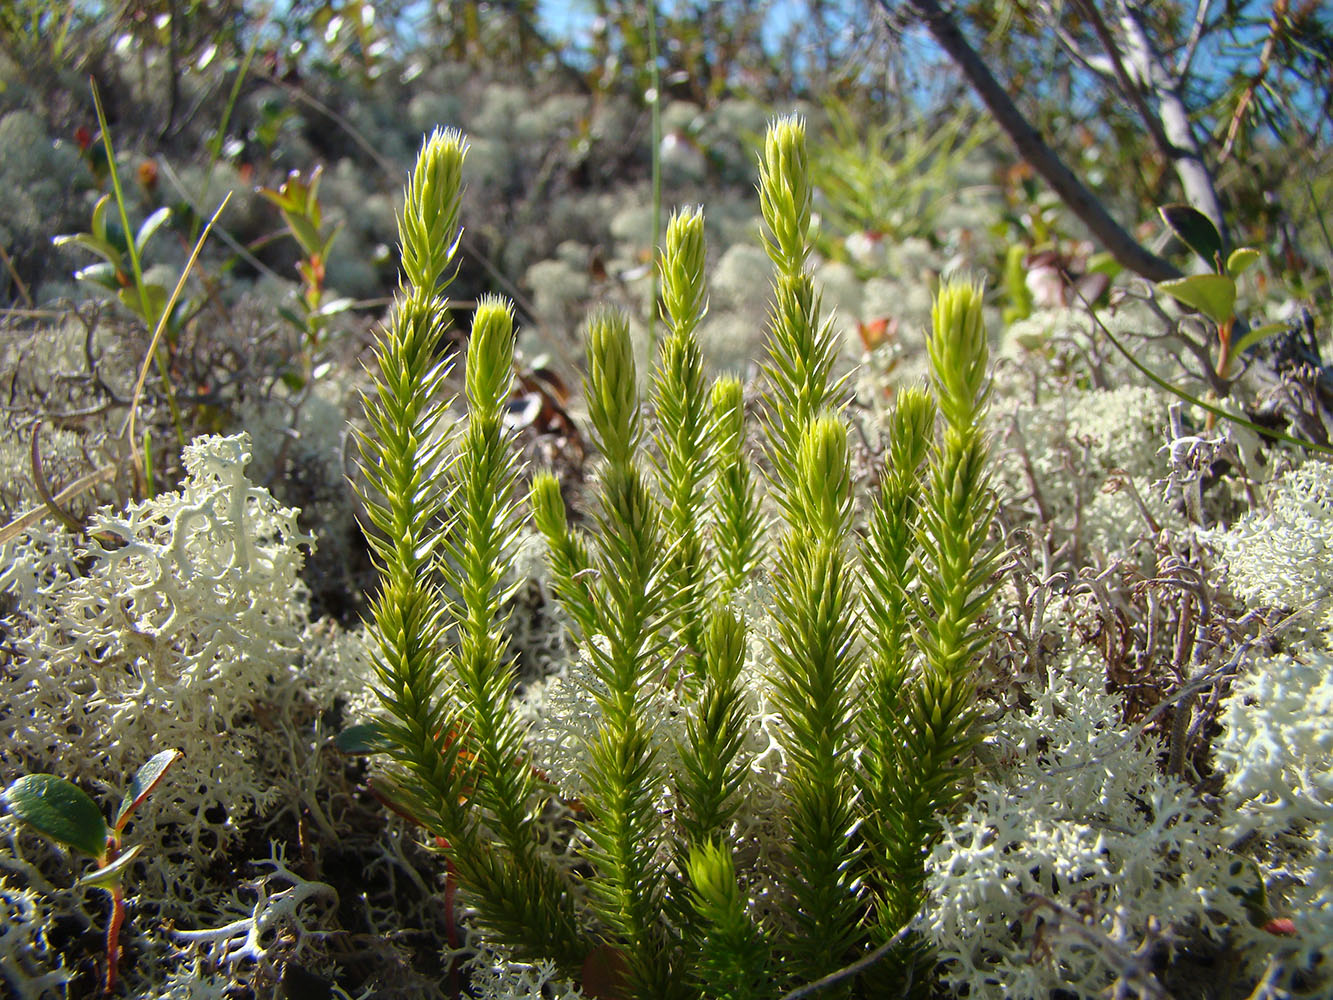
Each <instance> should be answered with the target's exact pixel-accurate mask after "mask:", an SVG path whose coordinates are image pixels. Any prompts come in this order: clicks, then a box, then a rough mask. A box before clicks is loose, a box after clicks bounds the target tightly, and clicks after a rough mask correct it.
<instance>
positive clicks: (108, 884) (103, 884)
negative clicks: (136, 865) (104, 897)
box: [79, 844, 143, 892]
mask: <svg viewBox="0 0 1333 1000" xmlns="http://www.w3.org/2000/svg"><path fill="white" fill-rule="evenodd" d="M142 850H143V844H135V845H134V846H133V847H131V848H130V849H129V850H128V851H126V852H125V853H124V854H122V855H121V856H120V857H118V858H116V860H115V861H113V862H111V864H109V865H103V866H102V867H101V868H99V869H97V871H95V872H89V873H88V874H87V875H85V876H83V878H81V879H79V884H80V885H95V886H97V887H98V888H99V889H105V890H106V891H107V892H110V891H111V890H113V889H115V888H116V887H117V886H119V885H120V879H121V876H123V875H124V874H125V869H126V868H128V867H129V866H130V862H132V861H133V860H134V859H135V858H137V857H138V856H139V852H140V851H142Z"/></svg>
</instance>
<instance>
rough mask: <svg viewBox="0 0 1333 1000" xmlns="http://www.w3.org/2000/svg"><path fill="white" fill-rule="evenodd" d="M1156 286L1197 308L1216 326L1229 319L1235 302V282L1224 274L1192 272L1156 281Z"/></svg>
mask: <svg viewBox="0 0 1333 1000" xmlns="http://www.w3.org/2000/svg"><path fill="white" fill-rule="evenodd" d="M1157 287H1158V288H1160V289H1161V290H1162V291H1164V292H1166V294H1167V295H1170V296H1171V297H1172V298H1173V299H1176V300H1177V301H1179V302H1183V303H1185V305H1187V306H1189V307H1191V308H1193V309H1197V310H1199V312H1201V313H1203V314H1204V315H1205V316H1207V317H1208V318H1209V319H1211V320H1212V321H1213V322H1214V323H1216V324H1217V325H1218V326H1221V325H1222V324H1223V323H1225V322H1226V321H1227V320H1229V319H1231V315H1232V308H1233V307H1234V306H1235V304H1236V283H1235V282H1234V281H1233V280H1232V279H1231V278H1229V277H1227V276H1226V275H1225V274H1192V275H1190V276H1189V277H1188V278H1176V279H1175V280H1173V281H1161V282H1158V283H1157Z"/></svg>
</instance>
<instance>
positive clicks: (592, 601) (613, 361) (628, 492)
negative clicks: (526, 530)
mask: <svg viewBox="0 0 1333 1000" xmlns="http://www.w3.org/2000/svg"><path fill="white" fill-rule="evenodd" d="M587 344H588V364H589V372H588V378H587V381H586V383H585V394H586V396H587V400H588V413H589V417H590V419H591V421H592V425H593V437H594V441H595V442H596V444H597V445H598V446H599V448H600V450H601V452H602V454H603V456H604V458H605V463H606V464H605V467H604V468H603V470H602V473H601V477H600V478H601V481H600V484H599V490H598V505H597V514H596V524H597V529H598V530H597V535H596V541H597V544H596V547H595V549H594V550H592V551H591V552H589V550H588V548H587V547H586V546H584V545H583V544H582V543H581V542H580V541H579V540H577V539H575V538H574V537H572V536H571V535H570V534H569V532H568V528H567V525H566V524H565V518H564V507H563V501H562V500H560V497H559V489H558V487H556V488H552V485H550V483H551V481H550V480H543V481H541V483H539V484H538V486H537V487H536V488H534V490H533V504H534V515H535V520H536V522H537V524H538V527H539V528H541V530H542V531H543V532H544V533H545V534H546V536H547V541H548V545H549V547H550V548H551V550H552V551H553V552H554V553H556V557H555V560H554V565H555V569H556V588H557V593H558V594H559V595H561V596H562V597H565V598H567V599H570V600H572V603H573V606H574V609H575V610H574V611H573V614H574V617H575V619H576V620H577V619H578V618H579V617H580V616H586V630H585V631H584V634H583V643H582V649H583V653H584V655H586V656H587V657H588V661H589V664H590V666H591V668H592V672H593V675H594V677H595V678H596V686H595V687H594V688H593V693H594V695H595V696H596V699H597V702H598V705H599V707H600V709H601V713H602V719H601V723H600V725H599V726H598V728H597V731H596V732H595V733H594V734H593V737H592V742H591V745H590V747H589V750H588V764H587V771H586V773H585V775H584V777H585V780H586V782H587V785H588V788H589V789H590V790H589V792H588V794H587V796H586V797H585V799H584V803H585V805H586V807H587V812H588V818H587V819H586V820H585V821H584V822H583V823H582V824H581V826H582V830H583V833H584V834H585V835H586V836H587V838H588V839H589V841H590V842H591V845H590V847H589V850H588V856H589V860H590V861H591V863H592V864H593V865H594V866H595V868H596V870H597V873H598V877H597V878H596V879H595V880H591V881H590V882H589V886H588V888H589V902H590V904H591V906H592V909H593V912H594V913H595V914H596V916H597V917H598V919H599V920H600V921H601V922H602V923H603V924H604V925H605V926H606V927H607V928H609V930H610V931H611V933H612V935H613V936H612V939H611V940H610V942H609V943H610V945H611V947H612V948H613V949H615V950H616V951H617V952H618V954H619V955H620V957H621V959H622V960H623V962H624V965H625V967H626V970H627V974H628V987H629V988H630V989H631V991H632V993H633V994H634V995H636V996H643V997H668V996H673V995H676V994H677V992H678V991H679V989H680V983H679V976H678V975H677V973H676V970H675V969H674V968H673V961H674V959H673V956H672V954H671V953H670V951H669V949H668V942H667V933H666V928H665V927H664V926H663V924H662V922H661V919H660V918H661V912H662V907H663V903H664V900H665V898H666V893H667V891H668V890H667V886H666V882H667V877H668V873H667V871H666V869H665V867H664V865H663V863H662V860H661V858H660V856H659V851H658V844H659V843H660V841H661V838H662V829H661V818H660V817H659V816H658V814H657V809H656V805H655V796H654V790H655V788H656V787H657V784H658V780H659V775H658V771H659V764H658V761H657V754H656V751H655V749H654V746H653V742H652V734H653V729H654V726H653V724H652V722H651V720H650V719H649V718H648V715H647V711H646V691H647V690H648V689H649V687H650V685H652V684H654V683H661V671H660V669H658V667H657V663H658V660H657V656H656V652H657V647H658V645H659V633H660V630H661V628H662V624H663V614H664V612H665V611H666V610H667V605H668V601H669V596H670V589H669V588H668V587H667V586H664V573H665V560H664V554H663V541H664V538H663V536H664V531H663V525H662V517H661V511H660V509H659V506H658V503H657V501H656V500H655V499H654V498H653V496H652V495H651V493H650V492H649V489H648V483H647V480H646V478H645V476H644V474H643V470H642V468H641V467H640V459H639V457H638V452H639V450H640V444H641V442H642V438H643V424H642V417H641V414H640V411H639V398H638V385H637V383H638V375H637V372H636V370H635V364H634V349H633V345H632V344H631V342H630V333H629V323H628V320H627V319H626V317H625V316H624V314H623V313H619V312H616V311H612V310H608V309H603V310H600V311H598V312H597V313H595V314H594V315H593V317H592V318H591V319H590V320H589V322H588V330H587ZM581 562H586V564H587V565H586V569H591V570H593V572H592V573H590V574H583V575H581V576H580V577H579V578H578V579H574V578H573V577H571V576H568V575H566V574H567V573H568V572H569V571H570V570H573V571H574V573H581V572H582V570H583V569H584V568H585V567H581V566H580V563H581ZM589 581H591V582H589Z"/></svg>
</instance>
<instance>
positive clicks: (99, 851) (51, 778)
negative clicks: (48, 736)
mask: <svg viewBox="0 0 1333 1000" xmlns="http://www.w3.org/2000/svg"><path fill="white" fill-rule="evenodd" d="M4 800H5V805H7V806H9V811H10V812H12V813H13V814H14V815H15V816H17V817H18V818H19V819H21V820H22V821H23V822H24V823H27V824H28V825H29V826H31V827H32V828H33V829H34V830H36V831H37V832H38V833H40V834H43V835H45V836H47V837H50V838H51V839H52V840H54V841H56V842H58V843H61V844H64V845H65V846H66V847H72V848H74V849H75V850H78V851H82V852H83V853H84V854H91V855H92V856H93V857H95V858H100V857H103V856H105V854H106V837H107V829H106V820H105V819H103V818H102V810H100V809H98V808H97V803H96V802H94V801H93V800H92V799H91V798H89V797H88V793H87V792H85V791H84V790H83V789H82V788H80V787H79V786H78V785H75V784H73V783H72V782H69V781H66V780H65V779H64V778H57V777H56V776H55V775H54V774H28V775H24V776H23V777H22V778H19V779H18V781H16V782H14V783H13V784H12V785H10V786H9V788H7V789H6V790H5V794H4Z"/></svg>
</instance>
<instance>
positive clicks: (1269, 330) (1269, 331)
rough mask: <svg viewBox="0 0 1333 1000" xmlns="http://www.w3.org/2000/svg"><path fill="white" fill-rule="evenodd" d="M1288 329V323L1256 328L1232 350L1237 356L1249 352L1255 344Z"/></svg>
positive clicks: (1269, 324)
mask: <svg viewBox="0 0 1333 1000" xmlns="http://www.w3.org/2000/svg"><path fill="white" fill-rule="evenodd" d="M1286 328H1287V324H1286V323H1265V324H1264V325H1263V326H1256V327H1255V328H1254V329H1253V330H1251V331H1250V332H1249V333H1247V334H1246V335H1245V336H1243V337H1241V338H1240V340H1238V341H1236V343H1235V345H1234V346H1233V347H1232V350H1233V351H1234V352H1235V353H1237V354H1239V353H1241V352H1242V351H1247V350H1249V349H1250V348H1251V347H1253V346H1254V345H1255V344H1258V343H1261V342H1262V341H1265V340H1267V339H1268V338H1269V337H1271V336H1273V334H1275V333H1281V332H1282V331H1283V330H1285V329H1286Z"/></svg>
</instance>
